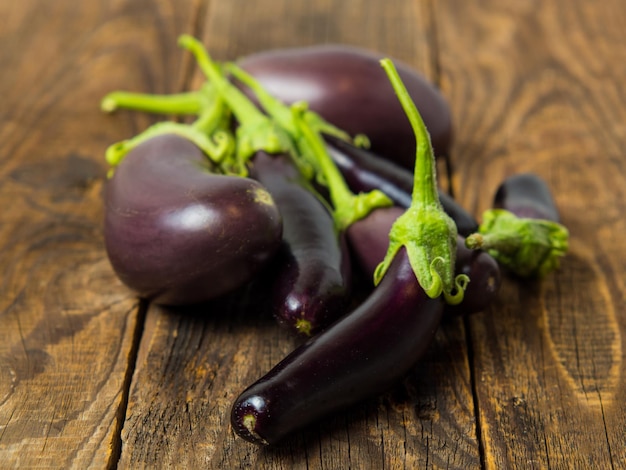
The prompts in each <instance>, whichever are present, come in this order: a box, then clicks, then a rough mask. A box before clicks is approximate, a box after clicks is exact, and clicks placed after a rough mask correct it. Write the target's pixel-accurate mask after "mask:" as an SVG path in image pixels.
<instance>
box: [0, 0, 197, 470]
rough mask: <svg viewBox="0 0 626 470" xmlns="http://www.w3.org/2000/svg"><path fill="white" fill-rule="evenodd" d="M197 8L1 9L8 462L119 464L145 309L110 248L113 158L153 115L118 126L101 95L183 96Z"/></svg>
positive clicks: (88, 5)
mask: <svg viewBox="0 0 626 470" xmlns="http://www.w3.org/2000/svg"><path fill="white" fill-rule="evenodd" d="M174 3H176V5H174ZM185 3H186V5H185ZM192 13H193V9H192V4H191V2H179V1H176V2H159V4H158V5H157V4H156V3H155V2H150V1H146V2H138V1H132V2H130V1H129V2H110V1H101V2H95V1H93V2H73V1H72V2H70V1H59V2H56V1H54V2H48V1H40V0H24V1H23V2H0V18H2V28H0V41H1V43H2V48H0V64H1V68H2V71H3V72H2V74H0V96H2V111H1V112H0V138H1V139H2V144H1V145H0V201H1V205H2V214H1V215H0V267H1V272H2V281H1V282H0V466H1V467H3V468H35V467H39V468H81V469H82V468H88V467H93V468H105V467H108V466H114V465H115V462H116V461H117V459H118V457H119V452H120V447H121V443H120V430H121V428H122V426H123V424H124V415H125V406H126V400H127V396H128V387H129V384H130V378H131V374H132V370H133V369H132V368H133V364H134V360H135V355H136V346H137V342H138V335H139V334H140V331H141V326H142V321H143V314H142V313H141V311H140V309H139V308H138V302H137V300H136V299H135V298H134V297H133V296H132V295H130V294H129V293H128V292H127V291H126V289H125V288H123V287H122V285H121V284H120V282H119V281H118V280H117V279H116V277H115V276H114V274H113V272H112V270H111V268H110V266H109V263H108V260H107V258H106V255H105V253H104V250H103V246H102V231H101V218H102V202H101V190H102V184H103V181H104V175H105V172H106V165H105V164H104V159H103V152H104V149H105V148H106V146H107V145H109V144H111V143H113V142H114V141H116V140H120V139H122V138H126V137H129V136H130V135H132V133H133V132H136V131H137V130H138V129H139V128H140V127H143V126H145V125H147V124H148V123H149V121H148V120H146V119H145V118H141V117H135V116H132V117H131V116H130V115H121V116H119V117H118V118H116V119H113V118H110V117H108V116H105V115H103V114H102V113H100V111H99V101H100V99H101V98H102V96H104V94H105V93H106V92H108V91H110V90H111V89H112V88H121V87H124V88H126V87H127V88H131V89H132V88H137V89H144V90H145V89H152V90H154V91H166V90H174V87H175V86H176V80H177V79H178V75H179V74H178V72H177V71H176V65H177V64H178V63H179V62H180V55H179V54H176V55H175V56H173V55H172V54H171V53H172V52H173V51H174V50H176V52H178V51H177V49H176V45H175V38H176V35H177V34H178V33H179V32H181V31H182V30H183V29H184V28H186V27H187V26H188V24H189V22H190V20H191V14H192ZM172 71H174V72H172Z"/></svg>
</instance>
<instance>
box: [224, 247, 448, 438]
mask: <svg viewBox="0 0 626 470" xmlns="http://www.w3.org/2000/svg"><path fill="white" fill-rule="evenodd" d="M443 305H444V302H443V299H442V298H441V297H438V298H436V299H432V298H430V297H428V296H427V295H426V293H425V292H424V291H423V290H422V288H421V287H420V285H419V283H418V281H417V279H416V277H415V274H414V272H413V270H412V268H411V265H410V263H409V260H408V257H407V256H406V250H405V249H404V248H402V249H401V250H400V251H399V252H398V253H397V255H396V256H395V258H394V260H393V261H392V263H391V265H390V267H389V270H388V271H387V273H386V274H385V276H384V277H383V279H382V281H381V282H380V284H379V285H378V286H377V287H376V288H375V290H374V291H373V292H372V293H371V295H370V296H369V297H368V298H367V299H366V300H365V301H364V303H362V304H361V305H360V306H359V307H358V308H357V309H356V310H354V311H353V312H352V313H349V314H348V315H346V316H344V317H342V318H341V319H340V320H338V321H337V322H336V323H334V324H333V325H331V326H330V327H328V328H327V329H325V330H323V331H322V332H321V333H319V334H318V335H316V336H314V337H312V338H311V339H309V340H308V341H307V342H305V343H304V344H302V345H301V346H299V347H298V348H296V349H295V350H294V351H293V352H292V353H291V354H289V355H288V356H287V357H286V358H285V359H283V360H282V361H281V362H280V363H279V364H278V365H276V366H275V367H274V368H273V369H272V370H271V371H270V372H268V373H267V374H266V375H265V376H264V377H262V378H261V379H259V380H258V381H257V382H256V383H254V384H253V385H252V386H250V387H249V388H247V389H246V390H245V391H244V392H243V393H242V394H241V395H240V396H239V397H238V398H237V399H236V400H235V403H234V405H233V408H232V412H231V423H232V426H233V429H234V430H235V432H236V433H237V434H238V435H239V436H241V437H242V438H244V439H246V440H248V441H250V442H253V443H256V444H263V445H271V444H275V443H277V442H278V441H280V440H281V439H283V438H284V437H286V436H288V435H290V434H291V433H293V432H295V431H296V430H298V429H300V428H303V427H305V426H307V425H309V424H311V423H313V422H315V421H317V420H318V419H320V418H322V417H324V416H326V415H328V414H330V413H333V412H336V411H338V410H340V409H343V408H345V407H348V406H350V405H352V404H355V403H357V402H359V401H361V400H364V399H366V398H368V397H372V396H375V395H378V394H380V393H382V392H384V391H386V390H387V389H389V388H390V387H392V386H393V385H394V384H396V383H397V382H398V381H399V380H400V379H401V378H402V377H403V376H404V375H405V374H407V373H408V372H409V370H410V369H411V368H412V367H413V366H414V365H415V364H416V363H417V361H419V359H420V358H421V357H422V355H423V353H424V351H425V350H426V348H427V347H428V345H429V344H430V342H431V340H432V338H433V336H434V335H435V332H436V331H437V328H438V326H439V324H440V321H441V317H442V313H443Z"/></svg>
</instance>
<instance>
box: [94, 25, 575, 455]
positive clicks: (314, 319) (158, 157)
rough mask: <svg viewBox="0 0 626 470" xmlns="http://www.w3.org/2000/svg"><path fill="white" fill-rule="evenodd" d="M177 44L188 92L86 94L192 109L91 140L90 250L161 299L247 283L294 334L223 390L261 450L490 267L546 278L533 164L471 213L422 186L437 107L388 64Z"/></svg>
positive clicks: (434, 317) (185, 299) (400, 365)
mask: <svg viewBox="0 0 626 470" xmlns="http://www.w3.org/2000/svg"><path fill="white" fill-rule="evenodd" d="M180 44H181V45H182V46H183V47H184V48H185V49H187V50H188V51H190V52H191V53H192V54H193V55H194V56H195V58H196V60H197V62H198V66H199V68H200V70H201V71H202V72H203V73H204V75H205V77H206V82H205V83H204V84H203V86H202V87H201V88H199V89H198V90H192V91H186V92H183V93H178V94H173V95H153V94H142V93H135V92H122V91H119V92H113V93H111V94H109V95H107V96H106V97H105V98H104V99H103V101H102V108H103V110H105V111H107V112H112V111H115V110H117V109H131V110H137V111H144V112H151V113H159V114H162V115H171V116H174V115H179V116H191V119H178V120H174V119H172V120H170V121H163V122H159V123H157V124H156V125H154V126H151V127H150V128H148V129H146V130H145V131H143V132H142V133H140V134H138V135H136V136H134V137H132V138H129V139H127V140H124V141H122V142H118V143H115V144H113V145H111V147H109V149H108V150H107V161H108V162H109V164H110V166H111V168H110V171H109V174H108V177H107V181H106V185H105V192H104V203H105V204H104V206H105V219H104V240H105V248H106V252H107V254H108V257H109V259H110V262H111V265H112V267H113V269H114V270H115V272H116V274H117V275H118V277H119V279H120V280H121V281H122V282H123V283H124V284H125V285H126V286H127V287H128V288H129V289H131V290H132V291H133V292H134V293H135V294H136V295H137V296H139V297H141V298H145V299H147V300H148V301H151V302H154V303H157V304H162V305H170V306H177V305H188V304H201V303H203V302H207V301H210V300H212V299H216V298H219V297H221V296H225V295H228V294H231V293H233V292H236V291H237V290H239V289H242V288H245V287H246V286H248V285H251V284H252V283H254V282H255V281H257V280H258V279H259V277H263V278H264V279H263V285H264V286H267V292H265V293H264V294H265V297H266V298H267V299H269V303H270V309H271V311H272V313H273V315H274V317H275V318H276V320H277V324H278V325H281V326H283V327H285V328H287V329H289V330H290V331H292V332H293V333H294V335H296V336H299V337H301V338H303V340H302V341H301V342H300V343H299V346H297V347H296V348H295V349H294V350H293V351H292V352H291V353H290V354H289V355H288V356H287V357H285V358H284V359H283V360H282V361H280V362H279V363H278V364H276V365H275V367H273V368H272V369H271V370H270V371H268V372H267V374H266V375H264V376H263V377H260V378H259V379H258V380H257V381H256V382H255V383H253V384H251V385H250V386H249V387H247V388H246V389H245V390H244V391H243V392H242V393H241V394H240V396H238V397H237V399H236V400H235V402H234V403H233V407H232V414H231V423H232V427H233V429H234V431H235V432H236V433H237V434H238V435H239V436H241V437H242V438H244V439H246V440H248V441H250V442H254V443H257V444H263V445H272V444H275V443H277V442H279V441H281V440H282V439H283V438H285V437H288V436H289V435H291V434H292V433H294V432H296V431H297V430H299V429H301V428H303V427H305V426H307V425H310V424H311V423H313V422H315V421H317V420H319V419H321V418H323V417H324V416H327V415H329V414H331V413H334V412H337V411H338V410H341V409H343V408H345V407H348V406H350V405H352V404H354V403H356V402H358V401H360V400H363V399H366V398H368V397H372V396H374V395H376V394H380V393H383V392H385V391H386V390H388V389H389V388H390V387H392V386H393V385H394V384H396V383H398V381H399V380H401V379H402V377H403V376H404V375H405V374H406V373H407V372H408V371H409V370H410V369H411V368H412V367H414V366H415V364H416V362H417V361H419V359H420V358H421V357H422V355H423V353H424V351H425V350H426V349H427V348H428V345H429V343H430V341H431V340H432V338H433V336H434V334H435V332H436V331H437V329H438V327H439V324H440V322H441V319H442V317H443V316H444V315H468V314H472V313H476V312H481V311H485V310H487V309H488V308H489V306H490V304H491V303H492V302H493V300H494V299H495V298H497V295H498V290H499V287H500V283H501V280H502V275H503V272H509V271H510V272H512V273H513V274H516V275H518V276H521V277H540V276H543V275H546V274H547V273H548V272H550V271H552V270H553V269H556V267H557V266H558V258H560V257H561V256H563V254H564V253H565V251H566V250H567V230H566V229H565V228H564V227H563V226H562V225H560V224H559V223H558V220H559V217H558V212H557V210H556V206H555V204H554V201H553V199H552V197H551V194H550V191H549V189H548V188H547V185H546V184H545V182H543V180H541V178H539V177H538V176H537V175H533V174H525V175H514V176H513V177H511V178H509V179H507V180H506V181H504V182H503V184H502V186H501V187H500V188H499V189H498V191H497V193H496V197H495V200H494V209H493V211H495V213H494V214H491V213H490V215H489V216H488V217H487V220H486V222H484V223H482V224H479V223H478V221H477V220H476V219H475V218H474V217H473V216H472V215H471V214H469V213H468V212H467V211H466V210H465V209H464V208H463V207H462V206H461V205H460V204H459V203H458V202H457V201H455V200H454V199H453V198H452V197H451V196H450V195H448V194H446V193H445V192H444V191H442V190H441V189H439V188H438V187H437V180H436V172H435V159H436V158H437V157H444V158H447V157H448V155H449V150H450V147H451V144H452V135H453V133H452V124H451V123H452V120H451V116H450V110H449V108H448V105H447V103H446V101H445V99H444V98H443V95H442V94H441V93H440V92H439V91H438V90H437V89H436V88H435V87H434V86H433V85H432V84H430V83H429V82H428V81H427V80H426V79H425V78H424V77H423V76H422V75H421V74H419V72H417V71H415V70H412V69H411V68H410V67H408V66H407V65H405V64H400V63H398V64H395V63H394V62H393V61H391V60H389V59H387V58H384V57H383V56H382V55H379V54H377V53H374V52H371V51H367V50H362V49H358V48H354V47H347V46H340V45H333V46H315V47H308V48H299V49H282V50H274V51H266V52H263V53H258V54H254V55H251V56H248V57H245V58H243V59H241V60H239V61H237V62H234V63H216V62H215V61H213V60H212V59H211V58H210V56H209V55H208V53H207V51H206V50H205V49H204V48H203V47H202V45H201V43H200V42H199V41H197V40H195V39H194V38H191V37H189V36H182V37H181V39H180ZM381 65H382V66H381ZM520 227H523V228H520ZM516 231H517V232H518V233H520V231H521V232H522V233H524V234H526V236H525V237H522V239H521V240H520V237H517V238H516V237H512V238H513V239H512V238H511V236H510V235H511V233H512V232H516ZM507 237H508V238H507ZM538 247H539V248H538ZM536 249H539V250H540V252H541V256H534V257H533V256H531V258H532V259H531V260H529V259H528V258H529V255H528V253H529V252H533V250H536ZM520 253H521V254H520ZM355 278H359V279H366V280H367V282H365V283H363V282H360V283H356V282H355V281H354V279H355ZM357 299H360V300H358V301H357ZM355 304H356V307H355Z"/></svg>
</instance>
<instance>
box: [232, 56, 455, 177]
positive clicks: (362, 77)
mask: <svg viewBox="0 0 626 470" xmlns="http://www.w3.org/2000/svg"><path fill="white" fill-rule="evenodd" d="M382 57H383V56H382V55H380V54H377V53H374V52H371V51H368V50H365V49H360V48H356V47H352V46H346V45H317V46H310V47H304V48H291V49H277V50H270V51H265V52H259V53H256V54H253V55H249V56H247V57H244V58H242V59H241V60H240V61H239V62H238V63H239V65H240V66H241V67H242V68H243V69H245V70H246V71H248V72H249V73H250V74H251V75H253V76H254V77H255V78H256V79H257V80H258V81H259V82H260V84H261V85H262V86H263V87H264V88H265V89H266V90H267V91H269V92H270V94H272V95H273V96H275V97H276V98H278V99H280V100H282V101H283V102H285V103H288V104H291V103H294V102H297V101H306V102H307V103H308V105H309V108H310V109H311V110H312V111H315V112H316V113H318V114H319V115H321V116H322V118H324V119H325V120H326V121H328V122H330V123H331V124H334V125H335V126H337V127H338V128H340V129H343V130H344V131H346V132H348V133H350V134H352V135H356V134H365V135H366V136H367V137H368V138H369V140H370V143H371V149H372V151H374V152H375V153H376V154H377V155H380V156H383V157H385V158H388V159H392V160H394V161H396V162H397V163H399V164H400V165H402V166H403V167H405V168H407V169H409V170H412V169H413V166H414V159H415V136H414V134H413V131H412V129H411V126H410V125H409V122H408V121H407V119H406V115H405V113H404V112H403V110H402V106H401V105H400V103H399V102H398V99H397V98H396V96H395V94H394V90H393V89H392V88H391V87H390V86H389V82H388V80H387V79H386V77H385V75H384V74H381V73H380V63H379V61H380V59H381V58H382ZM397 69H398V72H399V73H400V76H401V77H402V80H403V81H404V83H405V84H406V87H407V89H408V91H409V94H410V95H411V97H412V99H413V100H414V101H415V104H416V105H417V107H418V109H419V111H420V113H421V115H422V116H423V119H424V122H425V124H426V127H427V128H428V131H429V133H430V136H431V140H432V144H433V147H434V151H435V155H436V156H437V157H447V156H448V154H449V150H450V147H451V142H452V134H453V129H452V127H453V126H452V119H451V113H450V109H449V106H448V103H447V102H446V100H445V98H444V97H443V95H442V94H441V92H440V91H439V90H438V89H437V88H436V87H435V86H434V85H432V84H431V83H429V82H428V81H427V80H426V79H425V78H424V77H423V76H422V75H421V74H419V73H418V72H416V71H415V70H413V69H412V68H410V67H409V66H407V65H405V64H401V63H397Z"/></svg>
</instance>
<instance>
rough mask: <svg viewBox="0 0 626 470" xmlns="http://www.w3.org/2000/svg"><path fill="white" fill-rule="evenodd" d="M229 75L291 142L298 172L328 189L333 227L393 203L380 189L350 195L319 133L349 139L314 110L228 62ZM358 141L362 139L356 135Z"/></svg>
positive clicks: (346, 224) (347, 224) (349, 222)
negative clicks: (274, 93) (282, 99)
mask: <svg viewBox="0 0 626 470" xmlns="http://www.w3.org/2000/svg"><path fill="white" fill-rule="evenodd" d="M227 69H228V70H229V71H230V72H231V74H232V75H233V76H234V77H235V78H236V79H238V80H239V81H241V82H242V83H243V84H245V85H246V86H247V87H248V88H250V90H251V91H252V92H253V93H254V95H255V96H256V98H257V100H258V101H259V103H260V105H261V107H262V108H263V109H264V111H265V112H266V113H267V115H268V116H270V117H271V118H272V119H273V120H274V121H275V122H276V123H277V124H278V125H279V126H280V127H282V128H283V129H284V130H285V131H286V132H287V133H288V134H289V136H290V137H291V139H292V141H293V142H294V145H295V149H294V152H295V153H294V154H292V156H294V157H295V158H294V160H295V163H296V165H298V167H299V168H300V170H301V172H302V173H303V174H304V175H305V176H306V177H307V178H309V179H311V178H315V179H316V180H317V181H318V182H319V183H321V184H323V185H324V186H326V187H327V188H328V192H329V195H330V199H331V203H332V213H333V218H334V221H335V226H336V228H337V230H339V231H342V230H345V229H346V228H347V227H349V226H350V225H351V224H353V223H354V222H356V221H357V220H360V219H362V218H364V217H366V216H367V215H368V214H369V213H370V212H371V211H373V210H374V209H376V208H379V207H388V206H391V205H392V204H393V202H392V201H391V199H390V198H389V197H388V196H387V195H386V194H384V193H383V192H382V191H378V190H373V191H370V192H367V193H362V194H354V193H352V192H351V191H350V189H349V188H348V185H347V184H346V182H345V180H344V178H343V176H342V175H341V173H340V171H339V170H338V169H337V167H336V165H335V163H334V162H333V161H332V158H331V157H330V155H329V154H328V151H327V150H326V145H325V143H324V139H323V137H322V134H330V135H334V136H336V137H338V138H340V139H343V140H346V141H351V139H350V136H349V135H348V134H347V133H346V132H344V131H343V130H341V129H339V128H337V127H335V126H333V125H332V124H330V123H328V122H326V121H325V120H324V119H322V117H321V116H319V115H318V114H317V113H314V112H312V111H310V110H309V109H308V105H307V103H305V102H298V103H294V104H293V105H291V106H287V105H285V104H283V103H282V102H280V101H279V100H277V99H276V98H275V97H273V96H272V95H270V94H269V93H268V92H267V91H266V90H265V89H264V88H263V87H262V86H261V85H260V84H259V83H258V82H257V81H256V80H255V79H254V77H252V76H251V75H249V74H248V73H246V72H245V71H244V70H243V69H241V68H240V67H238V66H237V65H235V64H229V65H228V66H227ZM359 139H360V140H366V138H365V137H360V138H359Z"/></svg>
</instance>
